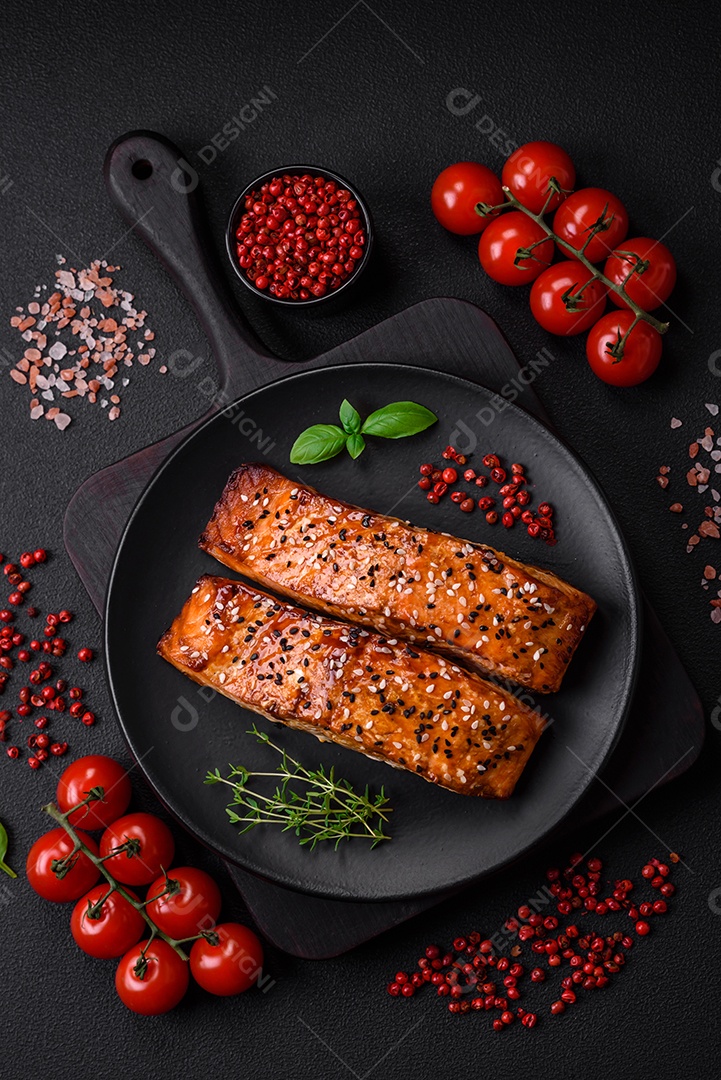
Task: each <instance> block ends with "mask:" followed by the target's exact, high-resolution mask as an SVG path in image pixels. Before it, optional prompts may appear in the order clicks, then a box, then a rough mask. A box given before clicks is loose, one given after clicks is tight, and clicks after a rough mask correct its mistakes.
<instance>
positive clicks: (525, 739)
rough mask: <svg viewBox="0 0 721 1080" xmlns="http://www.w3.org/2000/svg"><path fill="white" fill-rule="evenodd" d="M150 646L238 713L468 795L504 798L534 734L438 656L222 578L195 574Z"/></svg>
mask: <svg viewBox="0 0 721 1080" xmlns="http://www.w3.org/2000/svg"><path fill="white" fill-rule="evenodd" d="M158 652H159V653H160V655H161V656H162V657H164V658H165V659H166V660H168V661H169V662H170V663H171V664H173V665H174V666H175V667H176V668H178V670H179V671H182V672H184V673H185V674H186V675H188V676H189V677H190V678H191V679H194V680H195V681H196V682H198V683H201V685H203V686H210V687H212V688H213V689H214V690H217V691H219V692H220V693H221V694H225V695H226V696H227V697H229V698H230V699H231V700H233V701H235V702H237V703H238V704H239V705H242V706H243V707H244V708H247V709H251V710H252V711H253V712H257V713H260V714H261V715H262V716H265V717H267V718H268V719H270V720H276V721H281V722H282V723H284V724H288V725H289V726H290V727H295V728H301V729H302V730H304V731H308V732H310V733H311V734H313V735H316V736H317V737H318V738H320V739H329V740H332V741H333V742H335V743H338V744H339V745H341V746H345V747H348V748H349V749H351V750H358V751H360V752H361V753H364V754H367V755H368V757H372V758H376V759H378V760H379V761H385V762H386V763H387V764H389V765H394V766H396V767H399V768H404V769H408V770H409V771H410V772H413V773H417V774H418V775H419V776H422V777H423V778H424V779H425V780H428V781H430V782H431V783H434V784H440V785H441V786H442V787H446V788H449V789H450V790H452V791H458V792H461V793H463V794H466V795H477V796H481V797H483V798H489V799H505V798H507V797H508V796H509V795H510V794H511V793H512V791H513V789H514V787H515V785H516V781H517V780H518V777H519V776H520V775H521V773H522V771H523V768H524V766H525V764H526V762H527V761H528V758H529V756H530V754H531V751H532V750H533V747H534V746H535V744H536V742H537V741H538V739H539V737H540V735H541V731H542V729H543V721H542V719H541V717H540V716H539V714H538V713H536V712H534V711H532V710H531V709H529V708H527V707H526V706H525V705H523V704H522V703H521V702H520V701H518V700H517V699H516V698H514V697H513V696H512V695H511V694H508V693H506V691H504V690H502V689H500V688H499V687H497V686H496V685H495V684H493V683H490V682H487V681H486V680H484V679H482V678H481V676H480V675H477V674H475V673H474V672H469V671H466V670H464V669H461V668H459V667H458V666H457V665H456V664H454V663H453V662H452V661H449V660H446V659H444V658H443V657H442V656H437V655H435V654H434V653H431V652H428V651H426V650H425V649H420V648H418V649H417V648H415V647H414V646H412V645H411V644H409V643H407V642H406V643H404V642H401V641H398V640H397V639H395V638H389V639H388V638H383V637H381V636H380V635H378V634H376V633H373V632H372V631H369V630H366V629H364V628H361V627H357V626H351V625H349V624H348V623H342V622H336V621H334V620H331V619H327V618H324V617H323V616H321V615H317V614H314V613H312V612H308V611H304V610H303V609H302V608H298V607H295V606H293V605H291V604H287V603H285V602H283V601H280V600H278V599H276V598H275V597H272V596H268V595H267V594H266V593H262V592H259V591H258V590H257V589H255V588H253V587H252V586H251V587H249V586H247V585H244V584H242V583H241V582H239V581H231V580H229V579H228V578H222V577H212V576H210V575H206V576H204V577H201V578H200V580H199V581H198V583H197V584H196V586H195V588H194V589H193V592H192V594H191V596H190V598H189V599H188V600H187V601H186V603H185V605H184V607H183V610H182V611H181V612H180V614H179V615H178V617H177V618H176V619H175V621H174V622H173V624H172V626H171V627H170V629H169V630H168V631H167V632H166V633H165V634H164V635H163V637H162V638H161V639H160V641H159V643H158Z"/></svg>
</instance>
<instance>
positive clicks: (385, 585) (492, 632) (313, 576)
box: [200, 465, 596, 693]
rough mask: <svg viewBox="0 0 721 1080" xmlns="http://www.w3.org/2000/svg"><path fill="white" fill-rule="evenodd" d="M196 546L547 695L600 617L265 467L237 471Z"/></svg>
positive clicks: (584, 605)
mask: <svg viewBox="0 0 721 1080" xmlns="http://www.w3.org/2000/svg"><path fill="white" fill-rule="evenodd" d="M200 546H201V547H202V548H204V550H205V551H207V552H209V553H210V554H211V555H214V556H215V558H216V559H219V560H220V562H222V563H224V564H225V565H226V566H229V567H231V569H233V570H236V571H238V572H239V573H241V574H244V575H245V576H246V577H249V578H251V579H252V580H253V581H257V582H258V583H259V584H262V585H266V586H268V587H269V588H271V589H275V590H276V591H278V592H281V593H283V594H284V595H285V596H289V597H291V598H292V599H294V600H297V601H298V602H299V603H301V604H307V605H308V606H309V607H313V608H315V609H316V610H318V611H322V612H325V613H327V614H330V615H334V616H339V617H341V618H346V619H349V620H351V621H352V622H356V623H361V624H363V625H365V626H370V627H373V628H374V629H375V630H377V631H379V632H380V633H382V634H388V635H389V636H396V635H398V636H402V637H405V638H407V639H409V640H411V641H414V642H417V643H419V644H423V645H424V646H426V647H429V648H433V649H438V650H439V651H441V652H445V653H448V654H451V655H454V656H456V657H458V658H459V659H461V660H463V661H464V662H465V663H470V664H471V665H472V666H474V667H476V668H478V669H479V670H480V671H482V672H484V673H488V674H492V675H496V676H499V677H502V678H506V679H512V680H513V681H514V682H517V683H519V684H521V685H522V686H527V687H530V688H531V689H533V690H537V691H540V692H541V693H549V692H551V691H554V690H557V689H558V688H559V686H560V684H561V680H562V679H563V676H564V674H565V672H566V669H567V667H568V663H569V661H570V659H571V657H572V656H573V653H574V651H575V649H576V647H577V645H578V643H579V642H580V640H581V638H582V637H583V634H584V631H585V629H586V627H587V626H588V623H589V621H590V619H591V616H592V615H593V613H594V611H595V609H596V604H595V602H594V601H593V600H592V599H591V598H590V597H589V596H586V594H585V593H583V592H581V591H580V590H579V589H575V588H574V587H573V586H572V585H568V584H567V583H566V582H564V581H561V579H560V578H558V577H556V576H555V575H554V574H552V573H550V572H548V571H545V570H540V569H538V568H537V567H531V566H525V565H524V564H523V563H520V562H517V561H515V560H514V559H511V558H509V557H508V556H507V555H504V554H503V553H502V552H499V551H495V550H494V549H493V548H490V547H488V546H487V545H483V544H475V543H471V541H469V540H459V539H457V538H455V537H453V536H449V535H447V534H446V533H437V532H430V531H428V530H426V529H419V528H416V527H415V526H413V525H409V524H408V522H405V521H400V520H399V519H398V518H391V517H384V516H383V515H381V514H376V513H373V512H372V511H369V510H362V509H360V508H359V507H357V506H352V505H350V504H349V503H346V502H343V501H342V500H340V499H331V498H329V497H328V496H326V495H322V494H320V493H319V492H317V491H315V490H314V489H313V488H311V487H306V486H304V485H302V484H298V483H294V482H293V481H292V480H289V479H287V477H285V476H282V475H281V474H280V473H279V472H276V470H275V469H272V468H270V467H269V466H266V465H241V466H240V468H238V469H236V470H235V472H234V473H233V474H232V475H231V477H230V479H229V480H228V483H227V484H226V486H225V490H224V491H223V494H222V495H221V497H220V500H219V502H218V503H217V505H216V507H215V511H214V513H213V516H212V518H211V519H210V521H209V523H208V526H207V528H206V530H205V532H204V533H203V535H202V536H201V538H200Z"/></svg>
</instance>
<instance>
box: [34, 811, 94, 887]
mask: <svg viewBox="0 0 721 1080" xmlns="http://www.w3.org/2000/svg"><path fill="white" fill-rule="evenodd" d="M78 838H79V839H80V840H82V841H83V843H84V844H85V845H86V846H87V847H88V848H89V849H90V851H92V853H93V855H97V854H98V845H97V844H96V843H95V841H94V840H93V838H92V837H91V836H88V834H87V833H84V832H81V831H80V830H78ZM73 846H74V845H73V841H72V840H71V839H70V837H69V836H68V834H67V833H66V832H65V829H60V828H58V829H51V830H50V832H46V833H45V835H44V836H41V837H40V838H39V839H38V840H36V841H35V843H34V844H33V846H32V847H31V848H30V851H29V852H28V857H27V862H26V864H25V871H26V873H27V876H28V881H29V882H30V885H31V886H32V888H33V889H34V890H35V892H36V893H37V894H38V896H42V898H43V900H52V901H53V902H54V903H56V904H64V903H67V902H68V901H69V900H77V899H78V898H79V897H81V896H82V895H83V893H86V892H87V891H88V889H90V888H92V886H93V885H94V884H95V882H96V881H97V880H98V878H99V877H100V871H99V870H98V868H97V867H96V866H95V865H94V864H93V863H92V862H91V861H90V859H89V858H88V857H87V855H86V854H85V852H83V851H80V852H78V853H77V856H75V857H74V858H73V859H72V860H71V861H70V863H69V864H68V865H70V869H69V870H68V871H67V873H66V874H65V875H64V876H63V877H58V876H57V874H56V873H55V871H54V870H53V868H52V864H53V862H55V861H56V860H59V859H65V858H66V856H68V855H70V853H71V852H72V850H73Z"/></svg>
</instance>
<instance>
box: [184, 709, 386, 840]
mask: <svg viewBox="0 0 721 1080" xmlns="http://www.w3.org/2000/svg"><path fill="white" fill-rule="evenodd" d="M248 734H249V735H255V737H256V738H257V739H258V741H259V742H262V743H265V744H266V745H267V746H270V747H271V748H272V749H273V750H276V751H277V752H278V754H279V755H280V764H279V766H278V768H277V769H276V770H275V771H274V772H255V771H252V770H250V769H246V768H245V767H244V766H242V765H229V766H228V768H229V769H230V773H229V775H228V776H227V777H225V776H222V775H221V773H220V770H219V769H214V770H212V771H211V772H209V773H208V774H207V776H206V778H205V783H206V784H227V785H228V786H229V787H231V788H232V789H233V801H232V802H231V803H230V805H229V806H228V807H227V808H226V813H227V814H228V817H229V818H230V820H231V822H232V823H233V824H234V825H242V826H243V828H242V829H241V830H240V831H241V832H248V831H249V830H250V829H253V828H255V826H256V825H261V824H268V825H280V826H281V828H282V830H283V832H288V831H293V832H294V833H295V835H296V836H297V837H298V838H299V840H300V843H301V844H302V845H304V846H305V845H309V846H310V849H311V851H312V850H313V848H314V847H315V846H316V844H318V843H320V841H321V840H332V841H335V847H336V848H337V847H338V845H339V844H340V842H341V840H348V839H350V838H351V837H353V836H355V837H362V838H364V839H366V840H372V844H371V847H375V846H376V844H379V843H380V842H381V840H390V837H389V836H387V835H386V833H385V832H384V831H383V827H384V825H385V824H387V822H388V814H390V813H391V807H389V806H388V799H387V797H386V795H385V791H384V789H383V788H381V790H380V792H379V794H378V795H373V796H372V795H371V794H370V791H369V789H368V787H367V786H366V788H365V790H364V791H363V792H361V793H359V792H357V791H354V789H353V787H352V786H351V785H350V784H349V783H348V781H347V780H342V779H337V778H336V775H335V767H334V766H331V768H330V769H329V770H328V771H327V772H326V770H325V768H324V767H323V765H320V766H319V767H318V768H317V769H306V768H305V766H304V765H301V763H300V762H299V761H296V760H295V758H292V757H291V756H290V754H288V753H287V752H286V751H285V750H283V749H282V747H280V746H276V744H275V743H274V742H271V740H270V736H269V735H267V734H266V733H265V732H264V731H259V730H258V729H257V728H256V727H255V725H253V727H252V728H251V730H250V731H249V732H248ZM268 777H270V778H272V779H274V780H276V781H277V784H276V787H275V790H274V791H273V792H272V794H270V795H268V794H264V793H263V792H261V791H258V790H257V789H254V788H253V787H251V786H250V785H251V782H252V781H253V780H254V779H257V778H260V779H263V778H268ZM298 788H300V790H297V789H298ZM239 808H240V809H239Z"/></svg>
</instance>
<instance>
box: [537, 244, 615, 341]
mask: <svg viewBox="0 0 721 1080" xmlns="http://www.w3.org/2000/svg"><path fill="white" fill-rule="evenodd" d="M606 291H607V290H606V286H605V285H604V284H603V283H602V282H600V281H598V280H597V279H596V278H595V277H594V275H593V274H592V273H591V271H590V270H588V269H587V268H586V267H585V266H582V265H581V264H580V263H579V262H575V261H573V260H569V261H568V262H562V263H554V264H553V266H549V267H548V269H547V270H544V271H543V273H542V274H541V275H540V276H539V277H537V278H536V280H535V281H534V282H533V285H532V286H531V311H532V312H533V317H534V319H535V320H536V322H537V323H539V325H540V326H542V327H543V329H544V330H548V332H549V333H550V334H561V335H563V336H564V337H570V336H571V335H573V334H582V333H583V332H584V330H589V329H590V328H591V327H592V326H593V324H594V323H595V322H596V320H597V319H598V318H599V317H600V316H601V315H602V314H603V311H604V308H605V307H606ZM564 298H565V299H564Z"/></svg>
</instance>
